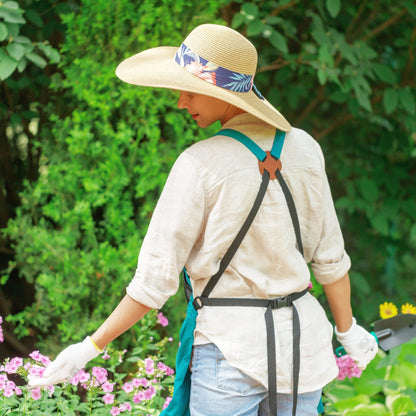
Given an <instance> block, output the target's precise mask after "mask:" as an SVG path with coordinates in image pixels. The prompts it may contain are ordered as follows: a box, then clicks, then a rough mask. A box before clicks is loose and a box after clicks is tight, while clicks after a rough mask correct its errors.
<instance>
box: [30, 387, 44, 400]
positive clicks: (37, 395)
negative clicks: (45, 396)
mask: <svg viewBox="0 0 416 416" xmlns="http://www.w3.org/2000/svg"><path fill="white" fill-rule="evenodd" d="M30 397H31V398H32V399H33V400H39V399H40V398H41V397H42V394H41V392H40V387H36V388H35V389H32V390H31V391H30Z"/></svg>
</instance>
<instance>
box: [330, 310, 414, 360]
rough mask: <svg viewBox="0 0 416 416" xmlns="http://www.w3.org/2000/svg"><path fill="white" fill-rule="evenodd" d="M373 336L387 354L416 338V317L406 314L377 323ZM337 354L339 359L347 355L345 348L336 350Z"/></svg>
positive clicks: (375, 323)
mask: <svg viewBox="0 0 416 416" xmlns="http://www.w3.org/2000/svg"><path fill="white" fill-rule="evenodd" d="M371 334H372V335H373V336H374V337H375V338H376V340H377V343H378V345H379V347H380V348H381V349H382V350H383V351H385V352H387V351H388V350H390V349H392V348H393V347H397V346H398V345H401V344H404V343H405V342H407V341H410V340H411V339H413V338H415V337H416V315H413V314H410V313H406V314H400V315H396V316H393V317H392V318H388V319H381V320H380V321H376V322H374V331H373V332H372V333H371ZM335 354H336V356H337V357H341V356H342V355H345V350H344V348H343V347H338V348H336V349H335Z"/></svg>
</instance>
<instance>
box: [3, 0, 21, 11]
mask: <svg viewBox="0 0 416 416" xmlns="http://www.w3.org/2000/svg"><path fill="white" fill-rule="evenodd" d="M2 6H3V7H7V8H8V9H15V10H17V9H18V8H19V4H18V3H16V2H15V1H6V2H4V3H3V4H2Z"/></svg>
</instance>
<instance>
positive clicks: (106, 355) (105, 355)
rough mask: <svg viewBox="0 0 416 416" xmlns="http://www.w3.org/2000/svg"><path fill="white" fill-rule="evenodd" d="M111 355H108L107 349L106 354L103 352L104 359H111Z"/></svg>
mask: <svg viewBox="0 0 416 416" xmlns="http://www.w3.org/2000/svg"><path fill="white" fill-rule="evenodd" d="M110 358H111V357H110V356H109V355H108V353H107V350H105V351H104V354H103V359H104V360H109V359H110Z"/></svg>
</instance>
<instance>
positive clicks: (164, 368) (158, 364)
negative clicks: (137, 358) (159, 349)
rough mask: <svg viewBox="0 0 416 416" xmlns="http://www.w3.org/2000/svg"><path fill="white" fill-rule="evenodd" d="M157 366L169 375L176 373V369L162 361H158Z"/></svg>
mask: <svg viewBox="0 0 416 416" xmlns="http://www.w3.org/2000/svg"><path fill="white" fill-rule="evenodd" d="M157 368H158V369H159V370H160V371H163V372H164V373H165V374H166V375H167V376H171V375H172V374H173V373H174V371H173V370H172V369H171V368H170V367H168V366H167V365H166V364H165V363H162V362H161V361H160V362H158V363H157Z"/></svg>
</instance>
